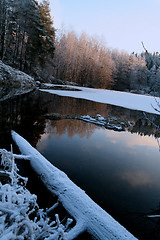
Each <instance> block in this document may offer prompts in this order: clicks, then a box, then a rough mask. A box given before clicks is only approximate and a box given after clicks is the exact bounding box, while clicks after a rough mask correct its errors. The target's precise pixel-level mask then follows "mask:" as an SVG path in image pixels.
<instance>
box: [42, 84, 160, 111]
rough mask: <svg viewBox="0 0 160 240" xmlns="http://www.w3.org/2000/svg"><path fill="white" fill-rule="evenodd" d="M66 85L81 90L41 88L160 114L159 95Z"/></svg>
mask: <svg viewBox="0 0 160 240" xmlns="http://www.w3.org/2000/svg"><path fill="white" fill-rule="evenodd" d="M52 86H53V87H54V86H62V87H63V85H54V84H53V85H52ZM65 86H67V87H68V88H71V89H72V88H73V89H78V90H81V91H68V90H54V89H40V91H43V92H49V93H52V94H57V95H59V96H66V97H74V98H81V99H86V100H90V101H94V102H99V103H106V104H112V105H115V106H120V107H125V108H128V109H133V110H139V111H144V112H148V113H154V114H160V112H158V111H156V110H155V108H156V109H157V108H158V106H157V102H160V98H159V97H153V96H146V95H140V94H133V93H126V92H119V91H112V90H104V89H95V88H86V87H77V86H69V85H65ZM50 87H51V86H50Z"/></svg>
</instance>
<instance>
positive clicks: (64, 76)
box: [0, 0, 160, 94]
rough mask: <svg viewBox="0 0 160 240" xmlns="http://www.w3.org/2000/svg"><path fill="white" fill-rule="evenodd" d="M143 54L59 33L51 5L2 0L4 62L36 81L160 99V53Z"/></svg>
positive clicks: (1, 51) (0, 19) (1, 50)
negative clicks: (151, 95) (152, 96)
mask: <svg viewBox="0 0 160 240" xmlns="http://www.w3.org/2000/svg"><path fill="white" fill-rule="evenodd" d="M144 50H145V51H144V52H143V53H141V54H135V53H132V54H128V53H127V52H124V51H118V50H116V49H113V50H111V49H110V48H108V47H106V45H105V43H103V41H101V40H99V39H98V38H96V37H91V36H88V35H87V34H86V33H82V34H81V35H80V36H78V35H77V34H76V33H75V32H74V31H69V32H65V31H61V32H60V33H56V31H55V29H54V27H53V21H52V19H51V15H50V8H49V0H43V1H42V2H41V3H38V2H37V1H36V0H0V60H2V61H3V62H4V63H6V64H9V65H10V66H13V67H15V68H17V69H20V70H22V71H24V72H26V73H28V74H30V75H32V76H34V77H35V79H36V80H40V81H44V80H45V81H50V82H52V80H54V79H55V78H58V79H61V80H63V81H65V82H66V81H69V82H76V83H78V84H80V85H82V86H90V87H97V88H109V89H115V90H121V91H135V92H142V93H152V94H155V92H157V94H158V92H159V91H160V54H159V53H153V54H151V53H149V52H148V51H147V50H146V49H144Z"/></svg>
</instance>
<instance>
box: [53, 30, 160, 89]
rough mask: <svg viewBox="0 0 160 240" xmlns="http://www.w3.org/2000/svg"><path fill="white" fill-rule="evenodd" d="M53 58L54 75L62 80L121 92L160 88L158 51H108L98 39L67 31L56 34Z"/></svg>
mask: <svg viewBox="0 0 160 240" xmlns="http://www.w3.org/2000/svg"><path fill="white" fill-rule="evenodd" d="M53 60H54V61H53V63H54V64H53V69H52V70H53V75H54V76H55V77H56V78H59V79H62V80H64V81H73V82H76V83H78V84H80V85H83V86H91V87H99V88H110V89H115V90H120V91H133V92H140V93H152V94H156V92H158V91H160V54H159V53H153V54H152V53H149V52H147V51H146V50H145V51H144V52H142V53H141V54H135V53H132V54H128V53H127V52H125V51H118V50H117V49H113V50H111V49H109V48H107V47H106V45H105V44H104V43H103V42H102V41H100V40H99V39H97V38H94V37H90V36H88V35H87V34H85V33H82V34H81V35H80V36H79V37H78V36H77V34H76V33H75V32H74V31H70V32H63V33H61V34H59V35H58V36H57V38H56V42H55V55H54V59H53Z"/></svg>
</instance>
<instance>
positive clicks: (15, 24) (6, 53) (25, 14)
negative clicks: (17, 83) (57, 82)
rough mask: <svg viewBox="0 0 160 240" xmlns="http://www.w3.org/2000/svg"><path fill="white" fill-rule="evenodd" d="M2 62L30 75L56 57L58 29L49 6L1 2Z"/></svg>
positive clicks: (27, 0)
mask: <svg viewBox="0 0 160 240" xmlns="http://www.w3.org/2000/svg"><path fill="white" fill-rule="evenodd" d="M0 16H1V17H0V26H1V28H0V29H1V30H0V39H1V43H0V59H1V60H3V61H4V62H6V63H8V64H10V65H12V66H14V67H16V68H18V69H20V70H22V71H25V72H27V73H32V72H33V70H34V68H36V66H38V65H40V66H43V65H44V64H45V62H46V56H52V57H53V54H54V38H55V29H54V28H53V25H52V24H53V22H52V20H51V16H50V10H49V3H48V1H43V2H42V4H40V5H39V4H38V3H37V2H36V1H35V0H14V1H13V0H0Z"/></svg>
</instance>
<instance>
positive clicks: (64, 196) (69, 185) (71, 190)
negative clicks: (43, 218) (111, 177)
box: [12, 131, 136, 240]
mask: <svg viewBox="0 0 160 240" xmlns="http://www.w3.org/2000/svg"><path fill="white" fill-rule="evenodd" d="M12 137H13V140H14V141H15V142H16V144H17V145H18V147H19V149H20V151H21V153H22V154H24V155H27V156H28V159H29V160H30V164H31V166H32V167H33V169H34V170H35V171H36V172H37V174H38V175H39V176H40V177H41V179H42V181H43V182H44V183H45V185H46V186H47V188H48V189H49V190H50V191H51V192H52V193H53V194H55V195H56V196H57V197H58V200H59V201H60V202H61V203H62V205H63V207H64V208H65V209H66V210H67V211H68V212H69V213H70V215H71V216H72V217H74V219H75V220H76V225H75V227H73V228H72V229H71V230H70V231H69V232H68V233H66V236H65V237H66V238H65V239H67V240H70V239H75V238H76V237H77V236H78V235H79V234H80V233H81V232H83V231H87V232H89V233H90V234H91V235H92V236H94V237H95V238H96V239H100V240H104V239H110V240H113V239H114V240H118V239H119V240H122V239H124V240H128V239H130V240H132V239H136V238H135V237H134V236H133V235H132V234H131V233H129V232H128V231H127V230H126V229H125V228H124V227H123V226H121V225H120V224H119V223H118V222H117V221H116V220H114V219H113V218H112V217H111V216H110V215H109V214H108V213H107V212H105V211H104V210H103V209H102V208H101V207H100V206H98V205H97V204H96V203H95V202H94V201H93V200H92V199H91V198H90V197H89V196H88V195H87V194H86V193H85V192H84V191H83V190H82V189H80V188H79V187H78V186H77V185H75V184H74V183H73V182H72V181H71V180H70V179H69V178H68V177H67V175H66V174H65V173H64V172H62V171H60V170H59V169H57V168H56V167H54V166H53V165H52V164H51V163H50V162H49V161H48V160H47V159H46V158H44V157H43V156H42V155H41V154H40V153H39V152H38V151H37V150H36V149H35V148H33V147H32V146H31V145H30V144H29V143H28V142H27V141H26V140H25V139H24V138H22V137H21V136H20V135H18V134H17V133H16V132H14V131H12Z"/></svg>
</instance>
